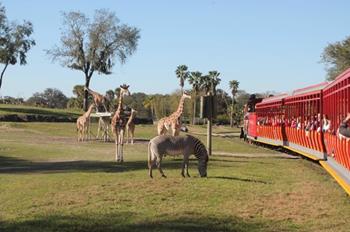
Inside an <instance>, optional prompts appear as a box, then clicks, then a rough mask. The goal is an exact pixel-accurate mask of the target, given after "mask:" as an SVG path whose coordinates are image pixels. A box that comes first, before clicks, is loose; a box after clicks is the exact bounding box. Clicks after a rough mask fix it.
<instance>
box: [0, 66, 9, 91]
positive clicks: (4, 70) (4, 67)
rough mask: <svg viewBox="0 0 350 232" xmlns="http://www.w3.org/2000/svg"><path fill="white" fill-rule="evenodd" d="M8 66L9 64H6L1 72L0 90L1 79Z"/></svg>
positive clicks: (0, 79)
mask: <svg viewBox="0 0 350 232" xmlns="http://www.w3.org/2000/svg"><path fill="white" fill-rule="evenodd" d="M8 65H9V63H6V64H5V67H4V69H3V70H2V72H1V76H0V89H1V86H2V78H3V77H4V73H5V71H6V68H7V66H8Z"/></svg>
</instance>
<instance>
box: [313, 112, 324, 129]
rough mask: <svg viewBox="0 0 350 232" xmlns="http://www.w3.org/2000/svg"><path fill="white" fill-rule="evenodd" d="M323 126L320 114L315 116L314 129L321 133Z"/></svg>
mask: <svg viewBox="0 0 350 232" xmlns="http://www.w3.org/2000/svg"><path fill="white" fill-rule="evenodd" d="M321 125H322V117H321V114H320V113H318V114H317V115H315V121H314V129H315V130H316V131H317V132H321Z"/></svg>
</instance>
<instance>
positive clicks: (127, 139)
mask: <svg viewBox="0 0 350 232" xmlns="http://www.w3.org/2000/svg"><path fill="white" fill-rule="evenodd" d="M129 131H130V128H129V127H128V126H126V144H129Z"/></svg>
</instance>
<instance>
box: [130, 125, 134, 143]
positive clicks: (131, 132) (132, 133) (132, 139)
mask: <svg viewBox="0 0 350 232" xmlns="http://www.w3.org/2000/svg"><path fill="white" fill-rule="evenodd" d="M134 130H135V128H132V129H131V130H130V138H131V144H134V132H135V131H134Z"/></svg>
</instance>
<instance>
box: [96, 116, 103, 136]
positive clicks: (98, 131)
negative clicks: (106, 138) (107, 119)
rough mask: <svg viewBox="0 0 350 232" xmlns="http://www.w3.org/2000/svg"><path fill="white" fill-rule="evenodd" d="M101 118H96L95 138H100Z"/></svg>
mask: <svg viewBox="0 0 350 232" xmlns="http://www.w3.org/2000/svg"><path fill="white" fill-rule="evenodd" d="M101 126H102V125H101V118H100V119H99V120H98V127H97V135H96V139H99V138H100V129H101Z"/></svg>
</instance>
